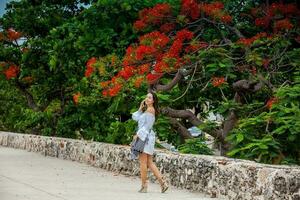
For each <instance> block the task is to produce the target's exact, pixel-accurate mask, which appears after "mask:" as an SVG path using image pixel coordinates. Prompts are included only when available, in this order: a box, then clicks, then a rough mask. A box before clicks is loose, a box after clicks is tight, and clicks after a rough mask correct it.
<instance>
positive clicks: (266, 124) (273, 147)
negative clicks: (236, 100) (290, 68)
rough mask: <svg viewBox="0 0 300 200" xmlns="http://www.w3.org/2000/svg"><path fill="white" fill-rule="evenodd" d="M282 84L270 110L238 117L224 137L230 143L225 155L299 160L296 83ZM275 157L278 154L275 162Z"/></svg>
mask: <svg viewBox="0 0 300 200" xmlns="http://www.w3.org/2000/svg"><path fill="white" fill-rule="evenodd" d="M297 80H299V75H296V76H295V84H294V85H291V86H290V85H288V86H282V87H281V88H279V89H278V90H277V92H276V94H275V97H276V98H277V101H275V102H274V104H273V105H272V107H271V110H270V111H268V112H267V111H264V112H262V113H260V114H259V115H257V116H253V117H250V118H244V119H242V120H240V122H239V124H238V127H237V128H236V129H234V130H233V131H232V133H231V135H230V136H229V137H228V138H227V139H228V141H230V142H231V143H232V144H233V149H232V150H231V151H230V152H229V153H228V155H229V156H233V157H239V158H245V159H252V160H256V161H258V162H264V163H274V162H275V163H276V162H281V163H285V164H288V163H289V161H290V162H291V163H298V164H299V163H300V158H299V153H300V152H299V141H300V121H299V119H300V103H299V99H300V93H299V91H300V84H299V82H297ZM278 157H282V159H281V160H280V161H278Z"/></svg>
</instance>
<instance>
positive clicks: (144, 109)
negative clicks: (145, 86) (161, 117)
mask: <svg viewBox="0 0 300 200" xmlns="http://www.w3.org/2000/svg"><path fill="white" fill-rule="evenodd" d="M149 93H150V94H152V97H153V107H154V109H155V117H157V116H158V114H159V107H158V97H157V95H156V94H155V93H154V92H149ZM146 109H147V107H146V106H145V107H144V108H143V109H142V111H143V112H145V111H146Z"/></svg>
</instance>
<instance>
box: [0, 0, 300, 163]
mask: <svg viewBox="0 0 300 200" xmlns="http://www.w3.org/2000/svg"><path fill="white" fill-rule="evenodd" d="M299 14H300V10H299V5H297V2H296V1H285V2H284V3H283V2H281V1H268V0H267V1H262V0H256V1H247V0H244V1H243V0H241V1H238V3H237V2H236V1H229V0H223V1H208V0H207V1H196V0H182V1H158V0H157V1H146V0H144V1H142V0H141V1H133V0H123V1H117V0H114V1H104V0H103V1H102V0H100V1H88V0H86V1H75V0H74V1H53V0H52V1H42V3H41V2H40V1H29V0H21V1H18V2H11V3H9V4H8V5H7V13H6V14H5V15H4V16H3V17H2V18H1V19H0V24H1V28H2V29H3V31H2V32H1V33H0V45H1V49H0V61H1V64H0V71H2V75H1V79H0V83H1V86H2V87H1V90H0V93H1V99H0V100H1V102H3V103H2V104H1V107H0V110H1V111H2V113H3V114H1V116H0V117H1V121H0V127H1V128H2V129H7V130H17V131H25V132H30V133H32V132H34V133H37V134H43V135H56V136H63V137H73V138H78V137H83V138H86V139H94V140H97V141H106V142H112V143H117V144H128V143H129V141H130V139H131V136H132V134H133V133H134V129H135V126H136V124H135V122H133V121H132V120H131V119H130V118H131V116H130V112H132V111H133V110H134V109H137V106H138V104H139V102H140V101H141V100H142V98H143V97H144V95H146V93H147V91H154V92H156V93H157V94H158V96H159V99H160V103H159V105H160V115H159V118H158V119H157V123H156V132H157V134H158V137H159V138H160V139H162V140H167V141H168V142H171V143H173V144H174V145H175V146H180V147H181V148H182V147H184V149H185V150H184V151H185V152H196V153H209V151H208V150H207V148H206V147H205V145H204V146H203V145H202V144H203V140H205V138H204V139H203V138H194V137H193V136H192V135H191V134H190V132H189V131H188V128H190V127H191V126H197V127H199V128H200V129H201V130H202V131H203V132H206V133H207V134H209V135H211V136H212V137H214V138H215V141H216V143H218V144H219V145H220V147H221V148H220V150H221V153H222V155H227V156H231V157H238V158H244V159H252V160H256V161H258V162H265V163H275V164H278V163H292V164H293V163H298V164H299V162H300V151H299V139H300V120H299V118H300V109H299V99H300V98H299V96H300V92H299V91H300V90H299V89H300V83H299V80H300V74H299V64H300V60H299V59H300V58H299V55H300V50H299V43H300V29H299V25H300V24H299V21H300V20H299ZM211 112H213V113H215V114H220V115H221V116H222V117H223V118H224V119H222V120H221V121H220V122H219V123H216V122H215V121H211V120H208V119H207V116H208V115H209V114H210V113H211ZM195 148H196V150H195ZM197 148H198V149H197ZM188 149H193V150H191V151H189V150H188Z"/></svg>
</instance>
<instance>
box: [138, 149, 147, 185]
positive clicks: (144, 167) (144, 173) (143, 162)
mask: <svg viewBox="0 0 300 200" xmlns="http://www.w3.org/2000/svg"><path fill="white" fill-rule="evenodd" d="M147 159H148V158H147V154H145V153H140V155H139V160H140V172H141V179H142V186H146V185H147Z"/></svg>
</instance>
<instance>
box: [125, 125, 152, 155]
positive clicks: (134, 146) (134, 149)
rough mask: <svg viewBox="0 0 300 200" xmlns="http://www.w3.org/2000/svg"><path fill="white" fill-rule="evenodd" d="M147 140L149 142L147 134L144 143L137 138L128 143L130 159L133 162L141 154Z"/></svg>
mask: <svg viewBox="0 0 300 200" xmlns="http://www.w3.org/2000/svg"><path fill="white" fill-rule="evenodd" d="M151 130H152V129H151ZM151 130H150V131H151ZM148 140H149V138H148V134H147V136H146V138H145V140H144V141H143V140H141V139H140V138H139V137H137V138H136V139H133V141H132V142H131V143H130V147H131V148H130V150H131V159H133V160H134V159H136V158H137V157H138V155H139V153H143V151H144V148H145V145H146V143H147V142H148Z"/></svg>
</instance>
